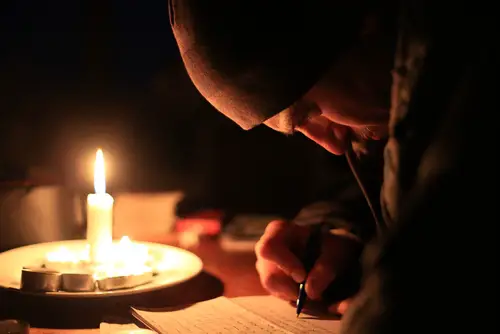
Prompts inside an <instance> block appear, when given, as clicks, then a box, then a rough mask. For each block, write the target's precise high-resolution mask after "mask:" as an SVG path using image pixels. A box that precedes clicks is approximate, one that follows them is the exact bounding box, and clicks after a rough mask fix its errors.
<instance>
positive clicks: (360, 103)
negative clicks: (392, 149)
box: [264, 44, 392, 155]
mask: <svg viewBox="0 0 500 334" xmlns="http://www.w3.org/2000/svg"><path fill="white" fill-rule="evenodd" d="M370 47H372V46H371V45H365V44H360V45H357V46H355V47H353V48H352V49H351V50H349V51H348V52H346V53H345V54H344V55H343V56H342V57H341V58H340V59H338V60H337V61H336V62H335V64H334V65H333V66H332V67H331V68H330V69H329V71H328V72H327V73H326V74H325V75H324V76H323V78H322V79H321V80H320V81H318V82H317V83H316V84H315V85H314V86H313V87H312V88H311V89H310V90H309V91H308V92H307V93H306V94H305V95H304V96H302V98H301V99H300V100H298V101H296V102H295V103H294V104H293V105H292V106H291V107H289V108H288V109H286V110H284V111H282V112H280V113H279V114H277V115H275V116H274V117H272V118H270V119H268V120H267V121H266V122H264V124H266V125H267V126H268V127H270V128H272V129H274V130H276V131H279V132H282V133H285V134H291V133H294V132H301V133H303V134H304V135H305V136H307V137H308V138H310V139H312V140H313V141H315V142H316V143H317V144H319V145H321V146H322V147H324V148H325V149H326V150H328V151H329V152H331V153H333V154H337V155H341V154H343V153H344V152H345V149H346V147H347V144H348V143H349V141H350V140H351V139H353V137H354V138H355V139H358V140H378V139H382V138H384V137H386V136H387V129H388V120H389V106H390V87H391V83H392V77H391V72H390V69H391V68H392V59H391V57H387V56H386V54H385V52H381V53H384V54H381V55H379V56H377V54H376V53H375V54H374V53H373V52H368V50H367V48H370ZM385 59H390V60H391V62H390V63H388V62H387V61H385ZM384 61H385V62H384Z"/></svg>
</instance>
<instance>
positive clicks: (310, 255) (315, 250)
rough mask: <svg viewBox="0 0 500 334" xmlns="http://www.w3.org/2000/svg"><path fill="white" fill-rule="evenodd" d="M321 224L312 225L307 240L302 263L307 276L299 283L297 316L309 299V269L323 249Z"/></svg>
mask: <svg viewBox="0 0 500 334" xmlns="http://www.w3.org/2000/svg"><path fill="white" fill-rule="evenodd" d="M321 227H322V225H321V224H317V225H314V226H313V227H312V231H311V234H310V235H309V238H308V240H307V244H306V248H305V253H304V258H303V261H302V263H303V264H304V269H305V271H306V278H305V279H304V281H303V282H301V283H300V285H299V295H298V297H297V318H298V317H299V315H300V313H301V312H302V308H303V307H304V304H305V302H306V300H307V294H306V281H307V275H308V274H309V271H311V269H312V267H313V266H314V263H315V262H316V259H317V258H318V256H319V253H320V250H321Z"/></svg>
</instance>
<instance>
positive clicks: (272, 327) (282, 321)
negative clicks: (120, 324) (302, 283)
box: [132, 296, 340, 334]
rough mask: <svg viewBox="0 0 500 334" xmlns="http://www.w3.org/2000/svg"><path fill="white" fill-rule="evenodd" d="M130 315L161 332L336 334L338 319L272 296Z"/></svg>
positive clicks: (209, 302)
mask: <svg viewBox="0 0 500 334" xmlns="http://www.w3.org/2000/svg"><path fill="white" fill-rule="evenodd" d="M132 314H133V315H134V317H136V318H137V319H138V320H139V321H141V322H142V323H144V324H145V325H146V326H148V327H150V328H151V329H153V330H155V331H157V332H159V333H161V334H170V333H186V334H188V333H193V334H202V333H235V332H242V333H288V334H294V333H330V334H331V333H338V332H339V329H340V321H339V320H334V319H320V318H318V317H313V316H309V315H307V314H303V315H301V317H299V318H297V317H296V315H295V308H294V307H293V306H292V305H290V304H289V303H287V302H285V301H282V300H280V299H277V298H275V297H272V296H256V297H238V298H232V299H228V298H225V297H219V298H216V299H212V300H209V301H205V302H201V303H197V304H193V305H191V306H188V307H185V308H183V309H178V310H161V311H159V310H139V309H135V308H132Z"/></svg>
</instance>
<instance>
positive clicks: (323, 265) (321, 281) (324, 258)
mask: <svg viewBox="0 0 500 334" xmlns="http://www.w3.org/2000/svg"><path fill="white" fill-rule="evenodd" d="M336 269H337V266H335V258H334V257H333V256H332V254H329V253H322V254H321V255H320V257H319V258H318V260H316V263H315V264H314V267H313V268H312V270H311V272H310V273H309V275H308V276H307V282H306V294H307V296H308V297H309V298H311V299H313V300H318V299H320V298H321V295H322V293H323V291H325V289H326V288H327V287H328V285H329V284H330V283H331V282H332V281H333V280H334V279H335V274H336Z"/></svg>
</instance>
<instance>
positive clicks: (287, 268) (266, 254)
mask: <svg viewBox="0 0 500 334" xmlns="http://www.w3.org/2000/svg"><path fill="white" fill-rule="evenodd" d="M290 229H291V228H290V226H289V225H288V224H287V223H285V222H283V221H274V222H271V223H269V225H268V226H267V228H266V231H265V232H264V235H263V236H262V237H261V239H260V240H259V242H257V245H256V246H255V253H256V255H257V258H258V259H260V260H267V261H270V262H272V263H274V264H275V265H276V266H277V267H279V268H280V269H281V270H282V271H283V272H284V273H285V274H287V275H288V276H290V277H292V278H293V280H294V281H295V282H297V283H300V282H302V281H303V280H304V279H305V276H306V273H305V270H304V267H303V265H302V262H301V261H300V260H299V258H297V257H296V256H295V255H294V254H293V253H292V251H291V249H290V241H291V240H290V238H291V237H292V236H291V235H290V233H292V231H290Z"/></svg>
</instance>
